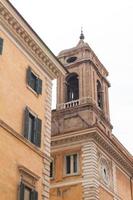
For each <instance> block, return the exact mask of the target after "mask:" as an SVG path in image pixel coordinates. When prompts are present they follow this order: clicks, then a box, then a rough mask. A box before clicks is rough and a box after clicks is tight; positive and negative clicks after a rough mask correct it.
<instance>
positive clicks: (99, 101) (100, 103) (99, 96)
mask: <svg viewBox="0 0 133 200" xmlns="http://www.w3.org/2000/svg"><path fill="white" fill-rule="evenodd" d="M97 104H98V106H99V107H100V108H101V109H103V92H102V86H101V83H100V81H97Z"/></svg>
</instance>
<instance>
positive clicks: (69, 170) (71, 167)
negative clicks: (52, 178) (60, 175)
mask: <svg viewBox="0 0 133 200" xmlns="http://www.w3.org/2000/svg"><path fill="white" fill-rule="evenodd" d="M77 173H78V154H77V153H76V154H72V155H67V156H65V174H66V175H73V174H77Z"/></svg>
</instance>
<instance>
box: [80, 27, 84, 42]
mask: <svg viewBox="0 0 133 200" xmlns="http://www.w3.org/2000/svg"><path fill="white" fill-rule="evenodd" d="M84 39H85V37H84V34H83V27H81V34H80V40H84Z"/></svg>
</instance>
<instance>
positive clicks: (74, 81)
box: [52, 31, 112, 134]
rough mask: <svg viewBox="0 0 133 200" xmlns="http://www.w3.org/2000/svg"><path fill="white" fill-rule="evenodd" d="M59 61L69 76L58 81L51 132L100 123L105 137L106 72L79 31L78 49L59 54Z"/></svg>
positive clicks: (107, 118) (108, 129)
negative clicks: (55, 110) (55, 109)
mask: <svg viewBox="0 0 133 200" xmlns="http://www.w3.org/2000/svg"><path fill="white" fill-rule="evenodd" d="M58 59H59V60H60V62H61V63H62V64H63V65H64V66H65V67H66V69H67V70H68V74H67V75H66V76H60V77H59V78H58V80H57V112H56V114H55V116H54V114H53V130H52V133H53V134H58V132H59V133H64V132H69V131H75V130H81V129H85V128H88V127H92V126H95V125H96V124H99V126H100V127H101V129H102V130H103V131H104V132H106V134H110V132H111V129H112V126H111V124H110V115H109V99H108V88H109V86H110V84H109V82H108V80H107V79H106V77H107V76H108V72H107V70H106V69H105V67H104V66H103V65H102V63H101V62H100V61H99V59H98V58H97V56H96V55H95V53H94V52H93V51H92V49H91V48H90V47H89V45H88V44H87V43H85V42H84V35H83V32H82V31H81V35H80V40H79V42H78V44H77V46H76V47H74V48H71V49H67V50H63V51H61V52H60V53H59V55H58ZM57 119H58V120H57ZM54 121H55V125H54ZM57 127H58V129H57Z"/></svg>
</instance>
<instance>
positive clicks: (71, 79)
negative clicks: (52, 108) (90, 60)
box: [66, 73, 79, 102]
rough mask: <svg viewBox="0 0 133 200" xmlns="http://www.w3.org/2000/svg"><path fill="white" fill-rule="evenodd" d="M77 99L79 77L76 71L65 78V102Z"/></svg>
mask: <svg viewBox="0 0 133 200" xmlns="http://www.w3.org/2000/svg"><path fill="white" fill-rule="evenodd" d="M76 99H79V79H78V75H77V74H76V73H72V74H70V75H68V77H67V78H66V102H69V101H74V100H76Z"/></svg>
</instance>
